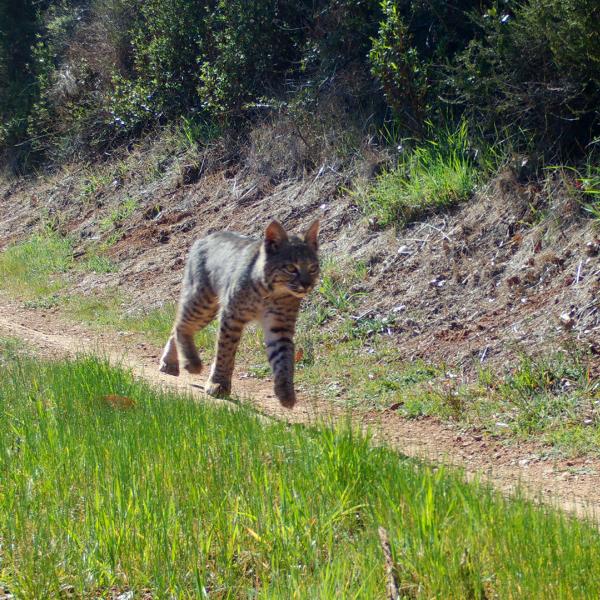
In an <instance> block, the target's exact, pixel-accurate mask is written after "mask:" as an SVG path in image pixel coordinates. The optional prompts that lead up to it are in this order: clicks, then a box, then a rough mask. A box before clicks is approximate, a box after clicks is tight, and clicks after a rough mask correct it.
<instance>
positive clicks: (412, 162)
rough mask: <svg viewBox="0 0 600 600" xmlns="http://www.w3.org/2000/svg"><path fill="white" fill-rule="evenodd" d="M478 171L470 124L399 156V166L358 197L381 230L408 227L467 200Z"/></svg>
mask: <svg viewBox="0 0 600 600" xmlns="http://www.w3.org/2000/svg"><path fill="white" fill-rule="evenodd" d="M477 177H478V171H477V168H476V166H475V164H474V161H473V159H472V157H471V156H470V153H469V140H468V132H467V127H466V124H465V123H463V124H462V125H461V126H460V127H459V128H458V129H457V130H456V131H454V132H452V131H445V132H442V133H440V134H439V135H438V137H437V138H436V139H433V140H430V141H427V142H424V143H421V144H419V145H417V146H416V147H415V148H413V149H409V148H407V149H406V150H403V151H402V153H401V154H400V157H399V161H398V164H397V165H396V166H395V167H394V168H393V169H391V170H389V171H386V172H384V173H382V174H381V175H379V176H378V177H377V179H376V181H375V183H374V184H373V185H372V186H371V187H370V188H369V189H368V190H367V191H365V192H363V193H360V194H358V198H359V200H360V202H361V204H362V205H363V209H364V211H365V212H366V213H367V214H368V215H372V216H373V217H375V218H376V219H377V221H378V223H379V224H380V225H381V226H387V225H399V226H402V225H405V224H407V223H409V222H411V221H414V220H416V219H418V218H420V217H422V216H424V215H427V214H428V213H431V212H433V211H435V210H439V209H442V208H448V207H450V206H452V205H454V204H457V203H458V202H461V201H463V200H466V199H468V198H469V197H470V196H471V194H472V193H473V190H474V188H475V184H476V181H477Z"/></svg>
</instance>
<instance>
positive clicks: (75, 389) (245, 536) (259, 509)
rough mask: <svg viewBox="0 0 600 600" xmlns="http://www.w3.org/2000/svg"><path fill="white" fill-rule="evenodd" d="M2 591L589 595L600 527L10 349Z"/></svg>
mask: <svg viewBox="0 0 600 600" xmlns="http://www.w3.org/2000/svg"><path fill="white" fill-rule="evenodd" d="M3 360H4V364H3V370H2V378H1V379H0V544H1V546H0V548H1V552H0V585H2V586H4V587H5V588H7V589H8V590H9V591H10V592H11V593H12V594H13V595H14V596H15V597H16V598H55V597H56V598H58V597H61V594H64V593H66V591H69V592H72V593H73V594H75V595H76V596H79V597H99V596H102V597H104V596H107V595H109V594H116V593H120V592H121V591H125V590H127V591H129V590H131V591H134V592H135V593H136V595H140V596H141V595H142V593H146V592H149V593H151V594H152V595H153V596H154V597H158V598H202V597H210V598H311V599H314V598H382V599H383V598H385V597H386V592H385V587H386V580H385V568H384V567H385V565H384V557H383V553H382V550H381V547H380V543H379V539H378V534H377V528H378V527H379V526H383V527H384V528H385V529H386V530H387V531H388V532H389V537H390V541H391V545H392V556H393V561H394V574H395V576H396V578H397V580H398V583H399V587H400V589H401V592H402V594H403V596H404V597H407V598H433V597H437V598H493V597H499V598H541V597H549V598H593V597H596V594H597V582H598V580H599V578H600V533H599V532H598V531H597V530H596V529H595V528H594V527H593V526H591V525H590V524H589V523H586V522H584V521H581V522H580V521H575V520H573V519H571V518H568V517H566V516H564V515H562V514H560V513H558V512H554V511H552V510H543V509H540V508H537V507H535V506H534V505H532V504H531V503H528V502H526V501H524V500H520V499H515V500H512V501H508V500H506V499H504V498H502V497H500V496H499V495H497V494H495V493H493V492H491V491H490V490H489V489H487V488H485V487H483V486H481V485H475V484H467V483H465V482H464V481H463V479H462V477H461V476H460V474H459V473H454V472H448V471H446V470H444V469H435V468H432V467H429V466H427V465H423V464H419V463H417V462H414V461H411V460H408V459H406V458H403V457H402V456H398V455H397V454H395V453H394V452H392V451H390V450H387V449H385V448H377V447H374V446H373V445H372V444H370V443H369V440H368V439H367V438H365V437H363V436H361V435H358V434H356V433H355V432H353V431H352V430H351V429H350V428H347V427H346V428H345V427H342V428H338V429H331V428H328V427H325V426H318V427H313V428H310V429H305V428H301V427H299V426H289V425H287V424H283V423H275V422H274V423H265V422H264V420H261V419H259V418H258V417H257V416H255V415H254V414H253V413H251V412H249V411H247V410H245V409H244V408H243V407H241V408H240V409H239V410H229V409H227V408H222V407H216V406H208V405H199V404H196V403H194V402H192V401H191V400H190V399H188V398H185V397H176V396H174V395H170V394H167V393H166V392H161V391H158V390H155V389H151V388H149V387H148V386H147V385H145V384H144V383H142V382H140V381H138V380H135V379H134V378H133V377H132V376H131V375H130V374H128V373H127V372H125V371H122V370H120V369H114V368H111V367H109V365H108V364H106V362H104V361H103V360H100V359H96V358H81V359H79V360H76V361H73V362H58V363H52V364H40V363H38V362H36V361H33V360H28V359H23V358H18V357H17V356H15V353H14V352H12V353H9V354H8V355H5V356H4V358H3Z"/></svg>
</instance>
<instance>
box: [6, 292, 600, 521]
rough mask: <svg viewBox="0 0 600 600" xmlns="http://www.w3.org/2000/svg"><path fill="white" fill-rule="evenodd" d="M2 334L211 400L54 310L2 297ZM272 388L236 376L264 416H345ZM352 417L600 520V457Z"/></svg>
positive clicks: (411, 422) (193, 384) (508, 487)
mask: <svg viewBox="0 0 600 600" xmlns="http://www.w3.org/2000/svg"><path fill="white" fill-rule="evenodd" d="M0 336H12V337H16V338H19V339H21V340H23V341H25V342H27V343H28V344H29V345H31V346H32V348H33V349H34V350H35V351H36V352H38V353H39V354H40V355H43V356H47V357H59V356H73V355H75V354H78V353H81V352H93V353H96V354H101V355H103V356H106V357H108V358H109V359H110V360H111V361H112V362H115V363H120V364H123V365H126V366H128V367H129V368H131V369H132V370H133V372H134V373H135V374H137V375H138V376H140V377H143V378H144V379H146V380H148V381H149V382H151V383H153V384H156V385H165V386H169V387H171V388H174V389H177V390H179V391H182V392H185V393H189V394H192V395H193V396H195V397H196V398H198V399H199V400H202V401H207V400H209V397H208V396H206V395H205V394H204V393H203V391H202V384H203V381H204V376H203V375H201V376H199V377H198V376H195V377H191V376H188V375H187V374H186V375H182V376H181V377H178V378H175V377H170V376H168V375H163V374H162V373H159V372H158V368H157V365H158V357H159V354H160V349H159V348H156V347H153V346H152V345H150V344H147V343H145V342H142V341H140V339H139V338H137V337H136V336H133V335H128V334H115V333H112V332H111V333H108V332H97V331H92V330H89V329H86V328H85V327H83V326H81V325H78V324H75V323H72V322H68V321H66V320H64V318H62V317H61V316H60V315H57V314H56V313H54V312H51V311H42V310H34V309H25V308H23V307H21V306H20V305H18V304H15V303H14V302H12V301H10V300H8V299H6V298H5V297H3V296H0ZM270 385H271V384H270V383H269V382H268V381H261V380H256V379H252V378H249V377H248V376H247V375H246V374H245V373H243V372H237V373H236V378H235V381H234V385H233V390H234V393H235V394H236V395H237V396H239V397H240V398H242V400H243V401H244V402H249V403H251V404H252V405H253V406H254V407H255V408H256V409H257V410H258V411H260V412H261V413H263V414H265V415H268V416H270V417H273V418H278V419H284V420H286V421H289V422H299V423H306V424H309V423H314V422H317V421H321V422H322V421H326V422H331V421H332V420H336V419H339V418H346V416H347V413H345V412H343V411H341V410H340V409H338V408H335V407H333V406H332V405H331V404H330V403H327V402H325V401H323V400H319V399H317V398H311V397H307V396H302V395H300V400H299V403H298V404H297V405H296V407H295V408H294V409H293V410H292V411H289V410H286V409H283V408H281V407H280V406H279V404H278V402H277V400H276V399H275V397H274V396H273V393H272V390H271V387H270ZM210 401H213V399H210ZM219 402H225V401H219ZM227 404H228V405H230V406H231V404H230V403H227ZM352 418H353V420H355V421H356V422H357V423H360V424H361V425H362V426H363V427H368V428H369V429H370V431H371V432H372V435H373V438H374V441H375V442H376V443H386V444H389V445H390V446H392V447H393V448H395V449H397V450H398V451H400V452H402V453H404V454H406V455H409V456H413V457H418V458H422V459H426V460H430V461H435V462H438V463H443V464H450V465H455V466H459V467H461V468H463V469H464V471H465V473H466V475H467V477H468V478H475V477H479V478H482V479H485V480H487V481H489V482H490V483H492V484H493V485H494V487H495V488H496V489H498V490H500V491H501V492H503V493H511V492H513V491H514V490H515V489H517V487H520V488H521V489H523V490H524V491H525V492H526V493H527V495H528V496H530V497H532V498H535V499H538V500H540V501H543V502H545V503H549V504H552V505H555V506H559V507H561V508H562V509H564V510H567V511H569V512H572V513H575V514H577V515H579V516H583V515H589V516H592V517H593V518H594V519H598V518H599V517H600V460H598V459H592V458H581V459H574V460H564V459H561V460H558V459H553V458H548V457H547V453H546V452H544V448H543V447H541V446H537V445H535V444H518V445H512V446H507V445H505V444H502V442H501V441H498V440H494V439H490V438H488V437H484V436H482V435H480V434H478V433H476V432H465V431H461V430H459V429H458V428H455V427H451V426H449V425H445V424H442V423H440V422H439V421H437V420H436V419H433V418H427V419H405V418H402V417H401V416H399V415H397V414H396V413H394V412H391V411H385V412H369V413H358V412H356V413H353V414H352Z"/></svg>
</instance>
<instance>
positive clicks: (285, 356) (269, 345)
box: [261, 312, 296, 408]
mask: <svg viewBox="0 0 600 600" xmlns="http://www.w3.org/2000/svg"><path fill="white" fill-rule="evenodd" d="M294 321H295V319H290V318H289V317H288V318H285V320H284V319H283V318H282V317H281V316H279V315H277V314H273V313H272V312H269V313H267V314H266V315H265V316H264V317H263V318H262V320H261V322H262V327H263V330H264V333H265V342H266V349H267V358H268V359H269V364H270V365H271V370H272V371H273V379H274V382H275V383H274V387H275V395H276V396H277V398H278V399H279V401H280V402H281V404H282V405H283V406H286V407H288V408H291V407H292V406H294V404H295V403H296V394H295V392H294V339H293V336H294V325H295V322H294Z"/></svg>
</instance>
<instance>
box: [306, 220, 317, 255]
mask: <svg viewBox="0 0 600 600" xmlns="http://www.w3.org/2000/svg"><path fill="white" fill-rule="evenodd" d="M319 225H320V223H319V219H317V220H316V221H313V224H312V225H311V226H310V227H309V228H308V230H307V231H306V233H305V234H304V241H305V242H306V243H307V244H308V245H309V246H310V247H311V248H312V249H313V250H314V251H315V252H316V251H317V250H318V249H319V240H318V239H317V236H318V235H319Z"/></svg>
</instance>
